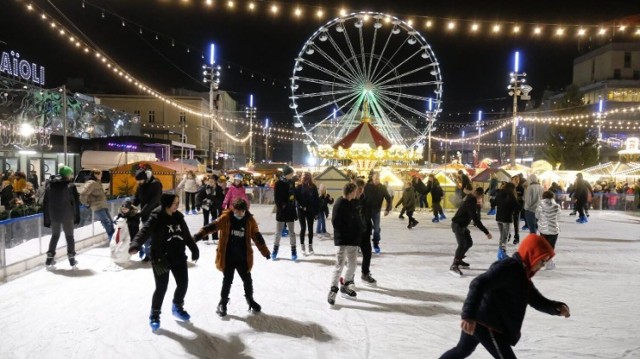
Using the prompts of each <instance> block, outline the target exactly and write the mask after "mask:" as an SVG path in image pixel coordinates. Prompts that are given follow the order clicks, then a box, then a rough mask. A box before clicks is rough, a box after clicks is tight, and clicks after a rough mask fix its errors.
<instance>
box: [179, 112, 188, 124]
mask: <svg viewBox="0 0 640 359" xmlns="http://www.w3.org/2000/svg"><path fill="white" fill-rule="evenodd" d="M180 123H187V114H186V113H184V112H180Z"/></svg>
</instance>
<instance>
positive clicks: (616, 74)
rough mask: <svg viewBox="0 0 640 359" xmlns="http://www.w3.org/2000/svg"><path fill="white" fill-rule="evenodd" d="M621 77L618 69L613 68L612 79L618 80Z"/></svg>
mask: <svg viewBox="0 0 640 359" xmlns="http://www.w3.org/2000/svg"><path fill="white" fill-rule="evenodd" d="M621 78H622V75H621V72H620V69H614V70H613V79H614V80H620V79H621Z"/></svg>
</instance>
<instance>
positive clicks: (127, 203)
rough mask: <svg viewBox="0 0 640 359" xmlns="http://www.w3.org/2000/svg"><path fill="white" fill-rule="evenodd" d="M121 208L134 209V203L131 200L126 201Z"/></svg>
mask: <svg viewBox="0 0 640 359" xmlns="http://www.w3.org/2000/svg"><path fill="white" fill-rule="evenodd" d="M120 207H123V208H128V209H131V208H132V207H133V202H131V200H130V199H126V200H124V201H123V202H122V204H121V205H120Z"/></svg>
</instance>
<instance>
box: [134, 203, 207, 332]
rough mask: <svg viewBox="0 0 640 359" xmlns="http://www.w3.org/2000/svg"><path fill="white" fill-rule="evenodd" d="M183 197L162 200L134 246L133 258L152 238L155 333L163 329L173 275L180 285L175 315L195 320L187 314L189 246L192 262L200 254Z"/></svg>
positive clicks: (153, 318)
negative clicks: (186, 218) (182, 210)
mask: <svg viewBox="0 0 640 359" xmlns="http://www.w3.org/2000/svg"><path fill="white" fill-rule="evenodd" d="M179 205H180V197H178V196H177V195H175V194H171V193H163V194H162V196H160V206H158V207H157V208H156V209H154V210H153V211H152V212H151V215H150V216H149V220H148V221H147V222H145V224H144V226H143V227H142V229H140V231H139V232H138V234H137V235H136V237H135V238H134V239H133V241H132V242H131V246H130V247H129V254H134V253H136V252H138V250H139V249H140V247H141V246H142V245H143V243H145V242H146V241H147V239H149V238H151V263H152V267H153V278H154V280H155V282H156V289H155V291H154V292H153V298H152V300H151V313H150V315H149V325H150V326H151V330H153V331H154V332H155V331H156V330H158V329H159V328H160V313H161V309H162V302H163V301H164V295H165V293H166V292H167V286H168V285H169V272H171V274H173V278H174V279H175V281H176V290H175V292H174V293H173V306H172V308H171V313H172V314H173V315H174V316H175V317H176V318H178V319H180V320H184V321H187V320H189V319H190V318H191V316H190V315H189V313H187V311H186V310H184V297H185V295H186V294H187V288H188V286H189V272H188V270H187V256H186V255H185V253H184V249H185V246H187V247H189V250H190V251H191V260H192V261H194V262H195V261H197V260H198V258H199V257H200V251H199V250H198V246H197V245H196V242H195V241H194V240H193V238H192V237H191V233H190V232H189V227H188V226H187V223H186V222H185V221H184V215H183V214H182V213H180V212H178V206H179Z"/></svg>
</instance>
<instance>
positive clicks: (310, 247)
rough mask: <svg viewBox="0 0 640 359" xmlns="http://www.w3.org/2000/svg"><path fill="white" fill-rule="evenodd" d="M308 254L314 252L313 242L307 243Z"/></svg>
mask: <svg viewBox="0 0 640 359" xmlns="http://www.w3.org/2000/svg"><path fill="white" fill-rule="evenodd" d="M309 254H310V255H313V254H314V252H313V244H311V243H309Z"/></svg>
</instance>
